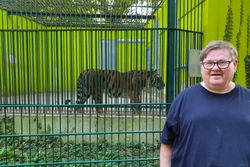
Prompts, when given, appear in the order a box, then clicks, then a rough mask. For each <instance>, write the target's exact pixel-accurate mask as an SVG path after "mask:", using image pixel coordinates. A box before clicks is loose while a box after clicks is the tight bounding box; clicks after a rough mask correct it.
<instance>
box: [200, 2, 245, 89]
mask: <svg viewBox="0 0 250 167" xmlns="http://www.w3.org/2000/svg"><path fill="white" fill-rule="evenodd" d="M230 8H231V9H232V12H231V14H229V15H230V17H227V16H228V9H230ZM229 13H230V12H229ZM249 16H250V1H249V0H231V2H230V0H207V1H206V2H205V5H204V15H203V31H204V37H203V45H204V46H205V45H206V44H207V43H208V42H209V41H211V40H216V39H220V40H223V39H224V36H225V34H227V33H229V37H230V38H229V39H230V42H232V43H233V44H234V45H235V46H236V47H237V49H238V52H239V67H238V72H237V77H236V82H237V83H239V84H241V85H243V86H246V78H245V73H246V71H245V63H244V58H245V56H246V55H247V53H248V54H249V53H250V52H249V51H250V50H249V49H250V46H247V43H248V45H249V42H247V37H248V35H249V34H247V29H248V27H249V25H247V22H248V21H247V20H248V18H249ZM230 18H231V19H230ZM241 19H242V22H241V21H240V20H241ZM227 24H229V26H228V27H229V28H227V29H226V25H227ZM239 31H240V32H241V33H239ZM230 33H231V34H230ZM239 34H240V35H239ZM237 36H238V37H237Z"/></svg>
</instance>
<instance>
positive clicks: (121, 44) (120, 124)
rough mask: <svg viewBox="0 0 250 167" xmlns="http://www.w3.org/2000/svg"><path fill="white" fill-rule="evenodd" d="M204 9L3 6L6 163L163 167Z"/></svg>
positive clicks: (0, 55) (0, 101) (125, 4)
mask: <svg viewBox="0 0 250 167" xmlns="http://www.w3.org/2000/svg"><path fill="white" fill-rule="evenodd" d="M203 2H204V1H198V0H197V1H192V2H189V1H182V2H179V3H178V6H170V5H171V3H169V5H167V4H168V2H167V1H161V0H152V1H133V0H130V1H121V0H120V1H114V2H111V1H105V2H103V1H76V0H75V1H68V0H63V1H62V0H56V1H38V0H37V1H26V0H23V1H11V2H10V1H1V3H0V21H1V23H2V25H1V29H0V41H1V42H0V47H1V51H0V165H1V166H159V148H160V143H159V139H160V134H161V130H162V127H163V124H164V121H165V117H166V113H167V111H168V108H169V105H170V103H171V101H169V99H171V97H173V96H175V95H176V94H177V93H179V92H180V91H181V90H183V89H184V88H186V87H188V86H190V85H192V84H195V83H197V82H199V81H200V77H199V74H198V73H197V72H194V73H193V72H192V69H191V67H192V64H190V63H191V62H192V61H191V58H192V57H193V58H194V59H195V60H197V58H198V57H197V52H198V51H197V50H199V49H200V48H201V46H202V30H201V14H202V4H203ZM170 7H171V8H172V12H173V13H175V14H176V15H175V17H173V18H171V17H170V18H168V15H169V13H168V11H169V8H170ZM169 19H174V21H175V22H177V21H178V25H177V24H173V26H171V27H168V26H167V24H169V23H168V21H169ZM172 46H173V47H172ZM170 57H171V58H170ZM194 65H197V64H194ZM170 67H171V68H170Z"/></svg>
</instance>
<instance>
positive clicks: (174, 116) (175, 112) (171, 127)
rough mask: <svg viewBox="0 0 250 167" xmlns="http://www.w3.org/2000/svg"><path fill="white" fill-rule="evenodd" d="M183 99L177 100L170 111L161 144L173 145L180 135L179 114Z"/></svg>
mask: <svg viewBox="0 0 250 167" xmlns="http://www.w3.org/2000/svg"><path fill="white" fill-rule="evenodd" d="M181 101H182V100H181V98H180V97H178V98H176V99H175V100H174V101H173V103H172V105H171V107H170V110H169V113H168V115H167V119H166V122H165V124H164V127H163V130H162V134H161V138H160V142H161V144H173V143H174V140H175V139H176V138H177V137H178V135H179V113H180V110H181Z"/></svg>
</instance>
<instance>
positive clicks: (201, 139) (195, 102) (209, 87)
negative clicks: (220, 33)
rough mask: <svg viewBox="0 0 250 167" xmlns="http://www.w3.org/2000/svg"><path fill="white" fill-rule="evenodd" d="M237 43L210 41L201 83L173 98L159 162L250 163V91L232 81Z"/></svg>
mask: <svg viewBox="0 0 250 167" xmlns="http://www.w3.org/2000/svg"><path fill="white" fill-rule="evenodd" d="M237 57H238V53H237V50H236V49H235V47H234V46H233V45H232V44H230V43H228V42H224V41H213V42H211V43H209V44H208V45H207V46H206V47H205V48H204V49H203V50H202V51H201V54H200V65H201V67H200V68H201V74H202V80H203V81H202V82H201V83H199V84H197V85H194V86H192V87H190V88H187V89H186V90H184V91H183V92H181V93H180V94H179V95H178V96H177V97H176V98H175V100H174V101H173V103H172V105H171V108H170V111H169V113H168V117H167V120H166V123H165V125H164V128H163V132H162V136H161V150H160V166H161V167H170V166H171V167H250V90H249V89H246V88H243V87H241V86H240V85H237V84H235V83H234V82H233V81H232V80H233V77H234V74H235V72H236V69H237V65H238V59H237Z"/></svg>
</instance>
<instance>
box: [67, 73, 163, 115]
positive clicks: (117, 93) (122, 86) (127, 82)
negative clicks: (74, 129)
mask: <svg viewBox="0 0 250 167" xmlns="http://www.w3.org/2000/svg"><path fill="white" fill-rule="evenodd" d="M147 83H149V85H150V86H151V87H155V88H157V89H158V90H162V89H163V88H164V86H165V84H164V82H163V79H162V77H161V76H160V75H159V74H158V73H157V71H156V70H132V71H128V72H119V71H116V70H101V69H88V70H85V71H83V72H81V73H80V75H79V77H78V79H77V100H76V103H77V104H84V103H85V102H86V101H87V100H88V99H89V98H90V97H92V99H93V100H94V101H95V103H96V104H102V103H103V93H106V94H107V95H108V96H110V97H115V98H118V97H129V98H130V102H131V103H141V91H142V90H143V89H144V88H145V87H146V85H147ZM69 102H71V100H67V103H69ZM96 110H97V111H100V107H96ZM132 110H133V111H139V112H140V111H141V107H140V106H137V107H134V108H132Z"/></svg>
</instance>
